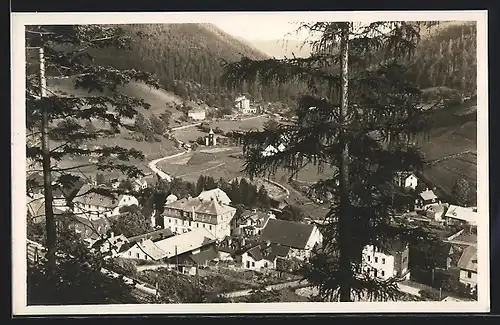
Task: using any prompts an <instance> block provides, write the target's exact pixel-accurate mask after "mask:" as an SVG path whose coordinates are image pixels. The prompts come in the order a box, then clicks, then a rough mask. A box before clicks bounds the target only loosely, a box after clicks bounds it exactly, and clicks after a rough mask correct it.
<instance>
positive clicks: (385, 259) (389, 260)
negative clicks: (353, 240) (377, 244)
mask: <svg viewBox="0 0 500 325" xmlns="http://www.w3.org/2000/svg"><path fill="white" fill-rule="evenodd" d="M362 258H363V262H364V263H363V264H364V267H365V270H366V268H369V269H375V270H377V272H376V273H377V274H376V275H377V277H378V278H381V279H389V278H391V277H393V276H395V275H396V268H395V263H394V256H392V255H387V254H384V253H382V252H380V251H379V250H376V249H374V247H373V246H372V245H367V246H366V247H365V248H364V249H363V256H362ZM403 273H404V272H403Z"/></svg>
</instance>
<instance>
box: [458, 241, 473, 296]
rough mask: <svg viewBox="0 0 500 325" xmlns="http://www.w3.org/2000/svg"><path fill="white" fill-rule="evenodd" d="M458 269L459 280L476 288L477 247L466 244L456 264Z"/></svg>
mask: <svg viewBox="0 0 500 325" xmlns="http://www.w3.org/2000/svg"><path fill="white" fill-rule="evenodd" d="M457 266H458V268H459V269H460V278H459V280H460V282H461V283H463V284H465V285H466V286H468V287H470V288H471V289H474V288H477V248H476V246H472V245H471V246H468V247H467V248H466V249H464V251H463V253H462V256H461V257H460V259H459V261H458V264H457Z"/></svg>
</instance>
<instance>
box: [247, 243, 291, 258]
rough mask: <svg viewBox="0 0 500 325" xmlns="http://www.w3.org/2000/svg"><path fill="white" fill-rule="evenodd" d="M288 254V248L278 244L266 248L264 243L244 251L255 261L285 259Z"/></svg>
mask: <svg viewBox="0 0 500 325" xmlns="http://www.w3.org/2000/svg"><path fill="white" fill-rule="evenodd" d="M289 252H290V247H287V246H282V245H278V244H271V245H269V246H267V244H266V243H260V244H257V245H254V246H253V247H251V248H250V249H248V250H247V251H246V253H247V254H248V255H250V256H251V257H252V258H253V259H254V260H255V261H260V260H268V261H273V260H274V259H275V258H276V257H278V256H280V257H286V256H287V255H288V253H289Z"/></svg>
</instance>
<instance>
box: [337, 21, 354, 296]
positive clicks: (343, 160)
mask: <svg viewBox="0 0 500 325" xmlns="http://www.w3.org/2000/svg"><path fill="white" fill-rule="evenodd" d="M349 29H350V27H349V23H348V22H346V23H345V25H344V27H343V29H342V34H341V40H340V51H341V59H340V62H341V72H340V76H341V83H340V93H341V97H340V98H341V103H340V114H339V115H340V121H339V122H340V124H341V125H342V126H345V124H346V122H347V121H346V119H347V108H348V86H349V79H348V58H349ZM345 133H346V131H345V129H342V130H341V132H340V143H341V144H342V151H341V153H340V166H339V169H340V170H339V173H340V181H339V183H340V184H339V185H340V195H339V200H340V203H339V204H340V206H339V214H340V215H339V216H338V220H339V225H338V240H339V250H340V252H339V253H340V261H339V262H340V276H341V279H340V280H341V281H340V288H339V290H340V301H342V302H346V301H351V279H352V274H351V273H352V272H351V254H350V249H351V247H350V245H351V243H350V229H349V228H350V218H351V216H350V215H349V210H350V209H349V205H350V202H349V187H348V186H349V183H348V182H349V168H348V167H349V149H348V145H347V139H346V136H345Z"/></svg>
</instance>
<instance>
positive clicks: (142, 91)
mask: <svg viewBox="0 0 500 325" xmlns="http://www.w3.org/2000/svg"><path fill="white" fill-rule="evenodd" d="M49 87H50V89H51V91H52V92H54V93H56V94H59V95H63V96H76V97H80V96H89V94H88V93H87V92H86V91H84V90H82V89H74V87H73V83H72V80H71V79H57V80H51V83H50V84H49ZM119 92H120V93H121V94H124V95H128V96H133V97H136V98H140V99H143V100H145V101H146V102H147V103H149V104H150V105H151V107H150V109H149V110H144V109H138V110H139V111H140V112H142V113H143V114H144V116H145V117H146V118H148V117H149V116H151V115H152V114H155V115H159V114H161V113H163V112H165V110H167V109H169V110H171V111H172V112H173V117H174V116H175V114H180V113H179V112H178V111H177V110H175V109H174V108H173V107H168V106H167V105H166V103H173V104H178V103H181V102H182V101H181V99H180V98H178V97H177V96H175V95H173V94H172V93H169V92H166V91H164V90H161V89H158V90H157V89H153V88H150V87H149V86H147V85H145V84H143V83H137V82H132V83H130V84H128V85H126V86H124V87H121V88H120V89H119ZM90 95H93V94H90ZM105 95H106V94H105ZM93 123H94V124H95V126H96V127H102V125H99V123H98V121H94V122H93ZM130 134H131V132H130V131H128V130H127V129H125V128H122V129H121V133H120V134H119V135H116V136H114V137H111V138H99V139H97V140H95V141H92V142H90V143H88V144H89V145H100V146H120V147H123V148H126V149H136V150H139V151H142V153H143V154H144V155H145V156H146V159H145V160H144V161H140V160H131V161H129V162H127V163H128V164H133V165H134V166H137V167H139V168H140V169H141V170H143V171H145V172H149V171H150V170H149V168H148V167H147V163H148V162H149V161H150V160H153V159H156V158H160V157H164V156H167V155H170V154H175V153H177V152H179V149H177V148H175V146H174V143H173V141H171V140H168V139H165V138H162V141H160V142H146V141H136V140H133V139H128V138H127V137H128V136H129V135H130ZM55 146H57V144H56V143H52V144H51V148H54V147H55ZM88 163H89V157H73V158H72V159H69V158H65V159H64V160H63V161H61V162H59V166H60V167H61V168H69V167H73V166H76V165H83V164H88ZM80 172H81V173H83V174H84V175H86V176H91V177H95V175H96V173H97V169H96V168H95V166H86V167H82V168H80ZM106 174H107V175H108V176H109V177H114V176H118V173H114V172H113V173H112V172H106ZM115 174H116V175H115Z"/></svg>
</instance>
